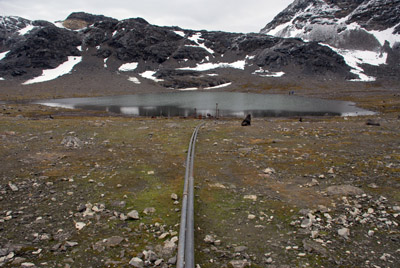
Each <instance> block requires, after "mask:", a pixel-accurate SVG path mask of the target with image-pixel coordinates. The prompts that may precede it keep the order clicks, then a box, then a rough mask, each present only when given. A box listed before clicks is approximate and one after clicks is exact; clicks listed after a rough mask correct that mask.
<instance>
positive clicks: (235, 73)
mask: <svg viewBox="0 0 400 268" xmlns="http://www.w3.org/2000/svg"><path fill="white" fill-rule="evenodd" d="M0 27H1V28H0V38H1V42H0V78H2V79H1V80H3V81H8V82H13V83H14V84H16V83H19V84H22V85H31V84H36V83H44V82H48V81H53V80H54V79H56V78H58V79H56V80H57V81H59V82H60V83H61V81H66V82H64V83H67V84H68V87H72V86H73V85H75V84H76V85H77V87H82V86H83V83H82V81H85V82H86V83H92V84H94V87H96V86H97V84H96V82H98V84H99V86H104V85H106V84H110V86H109V87H116V85H121V87H124V88H126V87H132V88H135V87H136V88H137V87H143V88H144V87H146V88H148V87H149V86H154V87H161V88H164V89H175V90H194V89H212V88H219V87H222V86H224V87H228V86H231V87H241V86H243V85H246V84H248V83H249V82H251V83H253V82H254V81H260V83H262V81H264V80H266V79H279V78H282V77H283V78H284V79H285V78H290V77H297V79H298V77H313V76H317V77H326V78H329V79H333V78H335V79H352V78H356V77H355V76H354V74H352V73H351V72H350V70H351V69H350V67H349V66H347V65H346V63H345V62H344V60H343V58H341V57H340V56H339V55H338V54H337V53H335V52H334V51H332V50H331V49H330V48H328V47H326V46H323V45H318V44H317V43H309V42H303V41H301V40H299V39H286V38H279V37H273V36H269V35H265V34H255V33H251V34H241V33H227V32H209V31H205V30H202V31H196V30H188V29H181V28H179V27H159V26H156V25H151V24H150V23H148V22H147V21H146V20H144V19H142V18H135V19H127V20H122V21H118V20H116V19H113V18H108V17H104V16H97V15H91V14H86V13H73V14H71V15H70V16H69V17H68V18H67V19H66V20H65V21H63V22H59V23H55V24H53V23H50V22H43V21H28V20H25V19H22V18H16V17H6V18H4V17H3V18H1V19H0ZM87 77H93V78H92V79H90V81H88V79H86V78H87ZM0 83H1V81H0ZM127 83H128V84H127Z"/></svg>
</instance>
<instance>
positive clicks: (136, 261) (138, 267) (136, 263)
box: [129, 257, 143, 268]
mask: <svg viewBox="0 0 400 268" xmlns="http://www.w3.org/2000/svg"><path fill="white" fill-rule="evenodd" d="M129 265H132V266H133V267H136V268H143V261H142V259H139V258H137V257H134V258H132V259H131V260H130V261H129Z"/></svg>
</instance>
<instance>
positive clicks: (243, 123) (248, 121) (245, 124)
mask: <svg viewBox="0 0 400 268" xmlns="http://www.w3.org/2000/svg"><path fill="white" fill-rule="evenodd" d="M250 125H251V115H250V114H248V115H247V116H246V118H245V119H244V120H243V122H242V126H250Z"/></svg>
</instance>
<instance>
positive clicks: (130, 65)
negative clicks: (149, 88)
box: [118, 62, 139, 72]
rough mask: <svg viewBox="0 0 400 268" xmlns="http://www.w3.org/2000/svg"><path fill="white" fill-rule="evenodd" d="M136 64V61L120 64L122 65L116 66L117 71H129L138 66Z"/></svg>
mask: <svg viewBox="0 0 400 268" xmlns="http://www.w3.org/2000/svg"><path fill="white" fill-rule="evenodd" d="M138 64H139V63H137V62H131V63H125V64H122V65H121V66H120V67H119V68H118V71H121V72H130V71H134V70H136V68H137V67H138Z"/></svg>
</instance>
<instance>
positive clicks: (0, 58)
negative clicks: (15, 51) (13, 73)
mask: <svg viewBox="0 0 400 268" xmlns="http://www.w3.org/2000/svg"><path fill="white" fill-rule="evenodd" d="M8 52H10V50H9V51H5V52H1V53H0V60H2V59H4V58H5V57H6V56H7V54H8Z"/></svg>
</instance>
